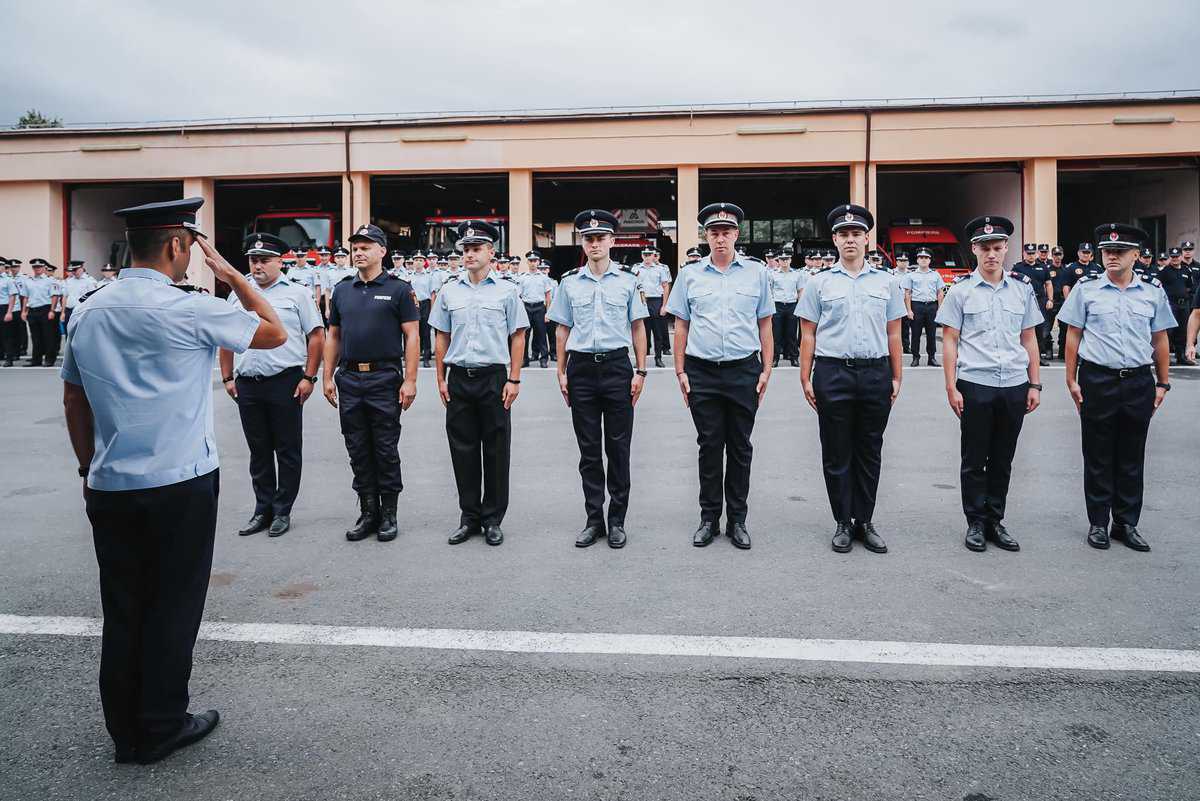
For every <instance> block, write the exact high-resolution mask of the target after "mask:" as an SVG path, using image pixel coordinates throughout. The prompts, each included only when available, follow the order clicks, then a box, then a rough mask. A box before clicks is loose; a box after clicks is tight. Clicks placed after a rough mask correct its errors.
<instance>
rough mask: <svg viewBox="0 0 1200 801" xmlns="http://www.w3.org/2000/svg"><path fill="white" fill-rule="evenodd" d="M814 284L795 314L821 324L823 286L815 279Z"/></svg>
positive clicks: (806, 292) (797, 306)
mask: <svg viewBox="0 0 1200 801" xmlns="http://www.w3.org/2000/svg"><path fill="white" fill-rule="evenodd" d="M813 284H814V286H812V287H809V288H808V289H807V290H806V291H805V292H804V294H802V295H801V296H800V302H799V303H797V304H796V311H794V312H793V314H794V315H795V316H797V317H799V318H800V319H801V320H808V321H809V322H810V323H819V322H820V321H821V284H820V283H819V282H818V281H817V280H816V279H815V278H814V280H813ZM889 305H890V302H889Z"/></svg>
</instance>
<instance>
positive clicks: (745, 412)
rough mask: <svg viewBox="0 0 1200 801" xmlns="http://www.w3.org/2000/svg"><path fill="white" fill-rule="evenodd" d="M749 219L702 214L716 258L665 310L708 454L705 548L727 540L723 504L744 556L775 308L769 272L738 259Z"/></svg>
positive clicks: (696, 270)
mask: <svg viewBox="0 0 1200 801" xmlns="http://www.w3.org/2000/svg"><path fill="white" fill-rule="evenodd" d="M745 216H746V215H745V212H743V211H742V209H741V208H740V207H738V206H735V205H734V204H732V203H711V204H709V205H707V206H705V207H704V208H703V209H701V210H700V214H699V215H698V218H697V219H698V220H699V222H700V225H702V226H703V227H704V238H705V239H706V240H707V241H708V247H709V255H708V257H707V258H703V259H701V260H700V261H699V262H697V263H696V264H695V265H693V266H691V267H689V268H688V269H686V270H684V271H682V272H680V274H679V278H678V280H677V282H676V286H675V291H674V292H672V293H671V297H670V299H669V300H668V302H667V311H668V312H669V313H671V314H673V315H675V348H674V357H675V375H676V377H677V378H678V380H679V390H680V392H682V393H683V402H684V404H685V405H686V406H687V407H688V409H689V410H691V413H692V423H693V424H694V425H695V426H696V442H697V444H698V445H699V448H700V456H699V468H700V526H699V527H698V528H697V529H696V532H695V533H694V534H693V535H692V544H693V545H695V546H697V547H704V546H706V545H708V544H709V543H711V542H712V541H713V538H714V537H716V536H717V534H718V533H719V532H720V520H721V507H722V505H724V508H725V518H726V520H725V522H726V528H725V534H726V535H727V536H728V537H729V539H730V540H732V541H733V544H734V545H735V546H736V547H738V548H741V549H743V550H745V549H747V548H749V547H750V532H749V531H748V530H747V529H746V516H747V513H748V509H747V503H746V499H747V496H748V495H749V494H750V462H751V458H752V456H753V454H754V447H753V446H752V445H751V443H750V434H751V432H753V430H754V418H755V416H756V415H757V414H758V407H759V405H760V404H761V403H762V399H763V395H764V394H766V391H767V383H768V382H769V381H770V379H771V364H772V363H773V361H774V358H773V357H774V347H775V345H774V335H773V333H772V331H771V316H772V315H773V314H774V313H775V304H774V302H773V301H772V300H771V287H770V283H769V281H768V274H767V267H766V265H764V264H763V263H762V262H760V261H752V260H750V259H748V258H746V257H744V256H738V255H737V254H736V251H735V250H734V243H735V242H737V238H738V225H739V224H740V223H741V221H742V219H743V218H744V217H745Z"/></svg>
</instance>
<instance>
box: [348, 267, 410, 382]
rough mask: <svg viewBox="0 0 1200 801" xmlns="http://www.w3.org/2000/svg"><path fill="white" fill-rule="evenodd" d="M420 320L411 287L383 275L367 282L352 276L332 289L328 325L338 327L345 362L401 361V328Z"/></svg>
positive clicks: (402, 353)
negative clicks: (405, 324)
mask: <svg viewBox="0 0 1200 801" xmlns="http://www.w3.org/2000/svg"><path fill="white" fill-rule="evenodd" d="M420 319H421V310H420V309H418V308H417V302H416V300H414V299H413V290H412V286H411V285H409V283H408V282H407V281H401V280H400V279H399V278H393V277H392V276H390V275H388V274H387V273H386V272H381V273H380V274H379V275H377V276H375V277H374V278H372V279H371V280H370V281H363V280H362V278H361V277H360V276H359V275H358V274H357V273H356V274H355V277H353V278H346V279H343V280H341V281H339V282H338V283H337V286H335V287H334V288H333V296H332V298H331V302H330V310H329V325H330V327H333V326H337V327H338V335H339V339H340V340H341V358H342V359H343V360H345V361H348V362H387V361H401V360H402V359H403V358H404V338H403V330H402V329H401V326H402V325H403V324H404V323H411V322H413V321H415V320H420Z"/></svg>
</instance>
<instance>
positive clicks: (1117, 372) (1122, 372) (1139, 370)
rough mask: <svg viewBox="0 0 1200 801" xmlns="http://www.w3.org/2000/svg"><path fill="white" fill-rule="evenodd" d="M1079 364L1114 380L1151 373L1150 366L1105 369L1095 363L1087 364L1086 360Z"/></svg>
mask: <svg viewBox="0 0 1200 801" xmlns="http://www.w3.org/2000/svg"><path fill="white" fill-rule="evenodd" d="M1080 363H1081V364H1082V365H1083V366H1085V367H1087V368H1088V369H1089V370H1096V371H1098V372H1101V373H1104V374H1105V375H1111V376H1114V377H1116V378H1132V377H1133V376H1135V375H1145V374H1146V373H1149V372H1151V365H1149V364H1143V365H1139V366H1137V367H1105V366H1104V365H1103V364H1096V363H1095V362H1089V361H1087V360H1080Z"/></svg>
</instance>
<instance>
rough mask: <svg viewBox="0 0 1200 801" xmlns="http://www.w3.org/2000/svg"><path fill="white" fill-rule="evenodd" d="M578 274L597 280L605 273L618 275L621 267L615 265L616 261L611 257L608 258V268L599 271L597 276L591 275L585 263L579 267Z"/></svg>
mask: <svg viewBox="0 0 1200 801" xmlns="http://www.w3.org/2000/svg"><path fill="white" fill-rule="evenodd" d="M579 274H580V275H581V276H582V277H584V278H590V279H592V280H593V281H599V280H600V279H601V278H603V277H604V276H606V275H620V274H621V268H620V267H619V266H617V263H616V262H615V261H613V260H612V259H609V260H608V269H607V270H605V271H604V272H602V273H600V275H599V276H595V275H593V274H592V271H591V270H590V269H588V266H587V265H586V264H585V265H583V266H582V267H580V268H579Z"/></svg>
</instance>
